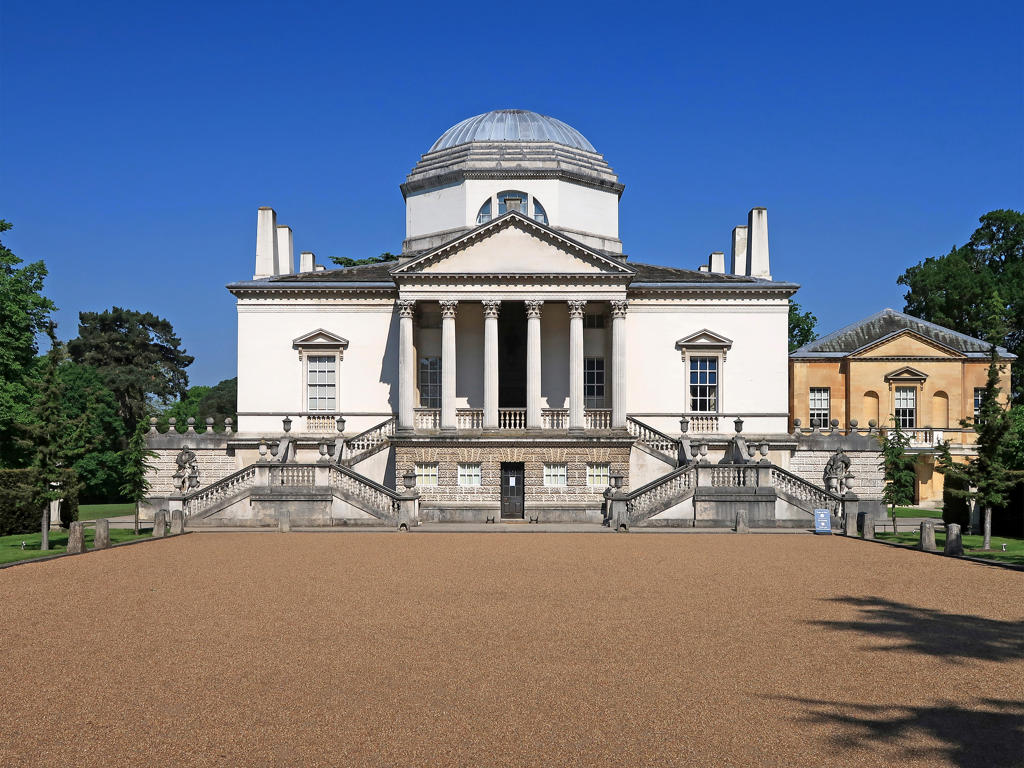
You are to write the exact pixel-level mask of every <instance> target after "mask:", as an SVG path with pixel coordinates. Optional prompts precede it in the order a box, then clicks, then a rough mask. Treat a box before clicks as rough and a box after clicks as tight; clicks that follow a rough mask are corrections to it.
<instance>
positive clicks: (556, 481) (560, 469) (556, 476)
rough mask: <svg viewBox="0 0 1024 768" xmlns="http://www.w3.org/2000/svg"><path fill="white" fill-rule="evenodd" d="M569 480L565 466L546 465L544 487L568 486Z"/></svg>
mask: <svg viewBox="0 0 1024 768" xmlns="http://www.w3.org/2000/svg"><path fill="white" fill-rule="evenodd" d="M568 484H569V479H568V475H567V474H566V468H565V464H545V465H544V485H549V486H551V485H555V486H558V485H568Z"/></svg>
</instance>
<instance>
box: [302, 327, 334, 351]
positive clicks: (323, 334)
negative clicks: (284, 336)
mask: <svg viewBox="0 0 1024 768" xmlns="http://www.w3.org/2000/svg"><path fill="white" fill-rule="evenodd" d="M347 346H348V339H343V338H342V337H341V336H338V335H337V334H336V333H331V332H330V331H325V330H324V329H323V328H317V329H316V330H315V331H310V332H309V333H304V334H303V335H302V336H299V337H298V338H297V339H293V340H292V347H323V348H328V347H329V348H331V349H336V348H338V347H341V348H342V349H344V348H345V347H347Z"/></svg>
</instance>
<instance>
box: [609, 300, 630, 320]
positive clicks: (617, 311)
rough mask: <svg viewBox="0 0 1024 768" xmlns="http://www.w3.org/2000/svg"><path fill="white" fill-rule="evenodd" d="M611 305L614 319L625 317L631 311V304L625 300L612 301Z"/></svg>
mask: <svg viewBox="0 0 1024 768" xmlns="http://www.w3.org/2000/svg"><path fill="white" fill-rule="evenodd" d="M611 305H612V317H625V316H626V312H627V311H628V310H629V302H628V301H626V300H625V299H622V300H616V301H612V302H611Z"/></svg>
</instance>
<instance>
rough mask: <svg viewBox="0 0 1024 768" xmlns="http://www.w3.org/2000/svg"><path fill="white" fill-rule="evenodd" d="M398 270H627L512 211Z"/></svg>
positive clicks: (580, 272)
mask: <svg viewBox="0 0 1024 768" xmlns="http://www.w3.org/2000/svg"><path fill="white" fill-rule="evenodd" d="M391 272H392V274H393V275H394V276H395V277H401V276H403V275H409V276H411V275H485V274H486V275H501V274H510V275H524V274H532V275H593V276H598V275H609V276H622V277H629V276H632V275H633V272H634V271H633V270H632V269H630V268H629V267H627V266H626V265H625V264H623V263H622V262H621V261H619V260H618V259H613V258H611V257H609V256H606V255H604V254H602V253H599V252H598V251H595V250H593V249H592V248H588V247H587V246H585V245H583V244H582V243H579V242H577V241H575V240H573V239H571V238H568V237H565V236H564V235H562V234H561V233H559V232H556V231H555V230H553V229H551V228H550V227H547V226H544V225H542V224H539V223H538V222H535V221H533V220H532V219H528V218H526V217H525V216H522V215H520V214H518V213H508V214H505V215H504V216H502V217H500V218H498V219H495V220H494V221H491V222H489V223H487V224H482V225H481V226H479V227H477V228H476V229H474V230H473V231H471V232H469V233H467V234H466V235H463V236H462V237H460V238H458V239H456V240H454V241H452V242H450V243H446V244H444V245H442V246H440V247H438V248H435V249H434V250H432V251H429V252H427V253H425V254H422V255H421V256H418V257H416V258H414V259H412V260H410V261H407V262H405V263H404V264H402V265H400V266H398V267H396V268H395V269H393V270H392V271H391Z"/></svg>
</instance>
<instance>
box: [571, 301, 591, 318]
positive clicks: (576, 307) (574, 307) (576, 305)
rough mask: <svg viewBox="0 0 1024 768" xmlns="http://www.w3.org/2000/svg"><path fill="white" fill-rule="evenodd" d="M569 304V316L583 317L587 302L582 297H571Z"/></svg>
mask: <svg viewBox="0 0 1024 768" xmlns="http://www.w3.org/2000/svg"><path fill="white" fill-rule="evenodd" d="M567 303H568V304H569V317H583V310H584V309H586V308H587V302H585V301H583V300H581V299H571V300H570V301H568V302H567Z"/></svg>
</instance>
